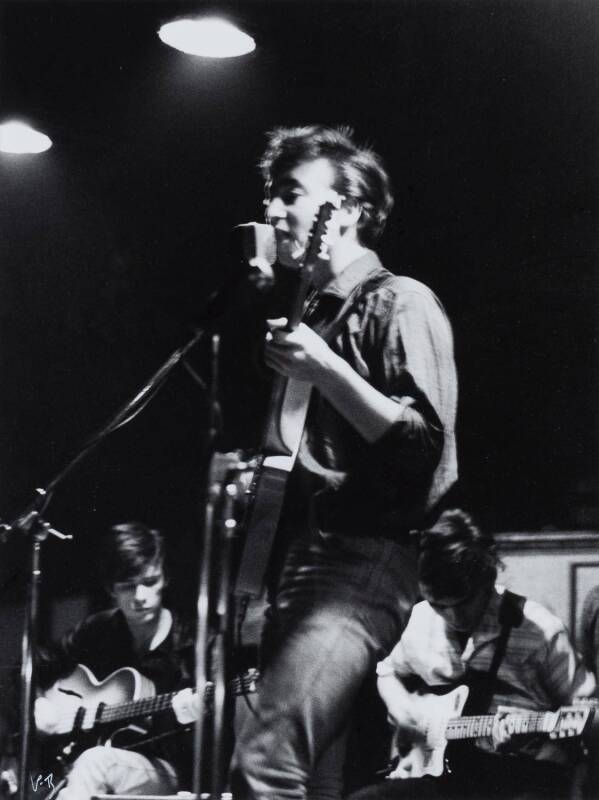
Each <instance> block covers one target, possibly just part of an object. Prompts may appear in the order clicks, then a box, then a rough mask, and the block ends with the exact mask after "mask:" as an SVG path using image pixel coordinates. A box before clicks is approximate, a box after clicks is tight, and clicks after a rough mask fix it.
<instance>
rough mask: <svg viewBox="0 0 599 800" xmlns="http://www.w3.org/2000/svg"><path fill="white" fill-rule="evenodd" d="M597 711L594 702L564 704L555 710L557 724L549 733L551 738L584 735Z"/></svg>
mask: <svg viewBox="0 0 599 800" xmlns="http://www.w3.org/2000/svg"><path fill="white" fill-rule="evenodd" d="M594 713H595V704H594V703H588V704H587V703H579V704H577V705H575V706H563V707H562V708H560V709H559V710H558V711H556V712H555V724H554V726H553V729H552V730H551V731H550V733H549V738H550V739H569V738H572V737H574V736H582V734H583V733H584V731H585V730H586V728H587V726H588V725H590V723H591V720H592V719H593V715H594Z"/></svg>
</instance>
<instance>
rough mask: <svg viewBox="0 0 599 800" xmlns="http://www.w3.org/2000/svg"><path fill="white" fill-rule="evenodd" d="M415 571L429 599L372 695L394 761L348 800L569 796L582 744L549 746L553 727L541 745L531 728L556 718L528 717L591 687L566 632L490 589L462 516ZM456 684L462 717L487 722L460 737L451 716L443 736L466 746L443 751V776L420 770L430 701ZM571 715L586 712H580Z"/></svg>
mask: <svg viewBox="0 0 599 800" xmlns="http://www.w3.org/2000/svg"><path fill="white" fill-rule="evenodd" d="M418 565H419V585H420V590H421V593H422V595H423V597H424V598H425V600H424V601H423V602H420V603H418V604H417V605H416V606H415V607H414V609H413V610H412V614H411V616H410V620H409V622H408V625H407V627H406V629H405V631H404V633H403V635H402V637H401V639H400V640H399V642H398V644H397V645H396V646H395V648H394V649H393V651H392V652H391V654H390V655H389V656H388V657H387V658H385V659H384V660H383V661H381V662H380V663H379V664H378V667H377V674H378V689H379V693H380V695H381V697H382V698H383V700H384V701H385V704H386V706H387V710H388V715H389V719H390V721H391V722H392V723H393V725H394V726H395V727H396V729H397V747H398V750H399V757H398V763H397V765H396V766H395V769H394V771H393V772H392V773H391V775H390V776H389V777H390V780H388V781H386V782H385V783H384V784H381V785H379V786H374V787H370V788H368V789H365V790H363V791H361V792H358V793H357V794H356V795H354V796H353V797H352V800H374V798H386V799H387V800H395V799H396V798H397V799H398V800H399V798H412V797H418V798H446V797H451V798H456V800H458V798H459V800H462V799H463V798H473V799H474V798H476V799H477V800H478V799H479V798H485V800H487V798H497V799H498V800H499V799H500V798H501V800H504V799H507V798H510V800H514V798H519V797H526V798H527V800H529V799H531V798H539V800H540V798H556V800H557V798H559V799H560V800H563V798H566V797H568V796H569V785H570V783H571V777H572V766H573V764H574V763H575V761H576V759H577V757H579V755H580V743H579V742H578V741H577V740H576V739H572V740H571V741H568V742H564V741H560V740H557V739H553V738H551V735H552V734H551V731H552V728H547V729H546V731H547V733H549V734H550V735H549V736H547V735H538V732H539V731H540V730H543V728H542V727H541V726H539V725H537V722H538V720H539V719H545V718H550V719H551V718H552V716H551V714H540V713H534V712H548V711H553V710H555V709H557V708H558V707H559V706H563V705H570V704H572V703H573V702H574V701H575V700H578V699H580V698H588V697H589V696H590V695H591V694H592V693H593V692H594V689H595V679H594V677H593V675H592V674H591V673H590V672H588V671H587V670H586V669H585V668H584V666H583V665H582V663H581V661H580V660H579V658H578V656H577V655H576V653H575V651H574V649H573V647H572V645H571V643H570V640H569V637H568V634H567V631H566V629H565V627H564V625H563V623H562V622H561V621H560V620H559V619H558V618H557V617H555V616H554V615H553V614H551V613H550V612H549V611H548V610H547V609H546V608H544V607H543V606H541V605H540V604H539V603H536V602H534V601H531V600H527V599H525V598H523V597H520V596H519V595H515V594H512V593H511V592H508V591H507V590H505V589H504V588H503V587H501V586H499V585H496V583H495V579H496V577H497V568H498V565H499V560H498V557H497V555H496V552H495V547H494V544H493V540H492V537H491V536H489V535H485V534H484V533H482V532H481V531H480V530H479V529H478V527H477V526H476V525H475V524H474V523H473V521H472V519H471V518H470V517H469V516H468V515H467V514H465V513H464V512H462V511H457V510H454V511H446V512H444V513H443V514H442V515H441V517H440V518H439V520H438V521H437V523H436V524H435V525H434V526H433V528H432V529H431V530H428V531H424V532H423V533H422V534H421V539H420V552H419V562H418ZM458 684H461V685H462V689H463V688H464V686H467V687H468V688H469V696H468V701H467V707H466V709H465V711H464V712H463V713H464V715H466V714H479V715H480V714H488V713H489V712H492V713H493V714H494V716H493V717H468V718H467V720H464V723H463V724H462V726H461V731H460V727H459V719H458V720H451V722H450V723H449V725H447V727H446V726H445V723H443V730H444V732H445V736H446V737H447V738H448V739H452V738H460V739H464V740H465V741H460V742H459V743H458V742H455V743H454V742H450V744H449V746H448V748H447V753H446V754H447V763H446V765H445V767H446V768H445V769H443V764H442V762H441V765H440V768H438V769H434V768H433V769H428V767H427V764H431V763H434V753H431V752H427V747H428V748H430V747H431V744H430V738H431V736H430V731H431V730H434V726H435V724H436V720H435V716H436V714H435V704H437V706H436V707H437V708H438V709H439V712H440V710H441V701H443V699H444V698H443V697H432V696H431V695H430V692H432V691H433V690H435V689H436V690H438V689H440V688H442V687H444V688H445V689H446V690H447V689H448V688H451V687H452V686H456V685H458ZM423 689H424V692H423ZM468 705H469V706H470V708H468ZM460 706H461V704H460ZM579 708H580V713H581V714H587V715H588V713H589V712H588V706H587V708H586V709H585V708H584V706H580V707H579ZM456 710H457V714H454V715H452V716H455V717H459V715H460V712H462V708H461V707H459V708H458V709H456ZM571 713H572V714H574V715H576V713H577V707H576V706H575V707H573V708H572V711H571ZM485 719H490V720H491V724H490V725H489V726H488V727H487V728H486V729H484V731H483V729H482V728H480V727H479V728H476V727H472V728H471V730H470V731H468V725H472V726H475V725H477V724H479V723H480V722H481V721H484V720H485ZM521 723H522V724H521ZM452 726H453V727H452ZM443 730H442V731H441V738H443V740H444V741H443V745H442V750H444V748H445V745H446V739H445V737H444V736H443ZM530 731H535V733H534V734H531V733H530ZM481 732H484V734H485V735H484V736H480V733H481ZM516 734H524V735H516ZM559 735H560V736H561V735H562V734H559ZM563 735H566V736H567V735H570V734H569V733H568V731H567V730H566V731H564V733H563ZM572 745H574V746H572ZM433 749H434V745H433ZM423 754H425V757H424V758H423V757H422V756H423ZM431 756H433V757H432V758H431ZM423 765H424V768H423ZM437 766H439V765H437ZM432 776H434V777H432Z"/></svg>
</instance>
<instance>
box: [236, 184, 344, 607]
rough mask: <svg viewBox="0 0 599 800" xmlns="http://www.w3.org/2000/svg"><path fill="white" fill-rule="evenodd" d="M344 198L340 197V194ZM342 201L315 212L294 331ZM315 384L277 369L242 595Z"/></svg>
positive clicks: (254, 585) (250, 512) (248, 516)
mask: <svg viewBox="0 0 599 800" xmlns="http://www.w3.org/2000/svg"><path fill="white" fill-rule="evenodd" d="M339 200H340V198H339ZM338 205H339V203H338V202H333V201H328V202H325V203H323V204H322V205H321V206H320V207H319V209H318V212H317V214H316V217H315V220H314V222H313V224H312V229H311V231H310V235H309V238H308V245H307V248H306V253H305V256H304V259H303V261H302V263H301V264H300V266H299V267H298V273H297V283H296V289H295V292H294V297H293V298H292V302H291V308H290V311H289V313H288V315H287V326H286V330H288V331H292V330H295V328H296V327H297V326H298V325H299V323H300V322H301V319H302V317H303V315H304V308H305V305H306V298H307V295H308V290H309V287H310V282H311V277H312V273H313V270H314V266H315V264H316V262H317V261H318V259H323V260H326V259H327V258H328V255H327V251H326V242H325V234H326V233H327V230H328V228H327V226H328V224H329V222H330V220H331V217H332V215H333V212H334V211H335V208H337V207H338ZM311 391H312V386H311V385H310V384H309V383H306V382H305V381H298V380H294V379H293V378H284V377H283V376H281V375H276V376H275V379H274V383H273V388H272V392H271V397H270V403H269V407H268V413H267V420H266V426H265V431H264V436H263V441H262V448H261V449H262V454H261V455H260V456H259V457H258V458H257V459H255V460H254V464H253V469H254V471H253V476H252V477H251V479H250V481H249V488H248V492H247V494H248V498H247V499H248V504H247V510H246V513H245V515H244V520H243V527H244V534H245V541H244V547H243V552H242V555H241V561H240V564H239V569H238V572H237V579H236V583H235V594H236V595H237V596H238V597H245V598H249V597H253V598H257V597H260V595H261V594H262V591H263V588H264V581H265V575H266V571H267V568H268V564H269V562H270V556H271V553H272V549H273V544H274V540H275V534H276V532H277V527H278V524H279V517H280V514H281V508H282V505H283V497H284V493H285V486H286V483H287V478H288V476H289V473H290V472H291V470H292V468H293V465H294V463H295V458H296V456H297V452H298V449H299V446H300V441H301V438H302V434H303V431H304V425H305V422H306V414H307V412H308V403H309V402H310V394H311Z"/></svg>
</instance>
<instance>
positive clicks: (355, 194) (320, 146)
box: [260, 125, 393, 247]
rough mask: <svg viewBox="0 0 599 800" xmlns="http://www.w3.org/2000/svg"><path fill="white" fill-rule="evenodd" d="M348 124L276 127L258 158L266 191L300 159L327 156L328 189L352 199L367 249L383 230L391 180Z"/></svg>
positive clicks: (387, 210)
mask: <svg viewBox="0 0 599 800" xmlns="http://www.w3.org/2000/svg"><path fill="white" fill-rule="evenodd" d="M353 136H354V132H353V130H352V129H351V128H349V127H347V126H339V127H329V126H327V125H305V126H301V127H296V128H275V129H274V130H272V131H270V133H269V134H268V145H267V147H266V150H265V152H264V155H263V156H262V159H261V161H260V170H261V172H262V177H263V178H264V182H265V188H266V193H267V195H268V193H269V191H270V187H271V185H272V183H273V182H274V181H276V179H277V178H278V176H279V175H280V174H281V173H283V172H287V171H289V170H290V169H293V168H294V167H296V166H297V165H298V164H300V163H302V162H304V161H314V160H315V159H317V158H326V159H328V161H329V162H330V164H331V166H332V167H333V169H334V170H335V174H336V180H335V185H334V186H333V188H334V189H335V190H336V191H337V192H339V194H342V195H343V196H344V197H345V198H346V199H347V200H348V201H350V202H351V201H354V202H355V203H357V204H358V205H359V206H360V208H361V211H362V213H361V214H360V219H359V220H358V236H359V239H360V242H361V243H362V244H364V245H365V246H367V247H372V246H373V245H374V244H375V243H376V241H377V239H378V238H379V237H380V235H381V234H382V232H383V229H384V227H385V223H386V221H387V217H388V216H389V213H390V211H391V209H392V208H393V194H392V192H391V182H390V180H389V176H388V175H387V172H386V170H385V167H384V166H383V162H382V159H381V158H380V156H378V155H377V154H376V153H375V152H374V151H373V150H372V149H371V148H370V147H365V146H361V145H358V144H356V142H355V141H354V139H353Z"/></svg>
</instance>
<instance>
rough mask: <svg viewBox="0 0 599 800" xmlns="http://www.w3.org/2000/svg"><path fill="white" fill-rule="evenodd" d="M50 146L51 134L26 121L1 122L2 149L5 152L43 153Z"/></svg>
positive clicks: (0, 141)
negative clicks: (48, 134)
mask: <svg viewBox="0 0 599 800" xmlns="http://www.w3.org/2000/svg"><path fill="white" fill-rule="evenodd" d="M50 147H52V140H51V139H50V137H49V136H46V134H45V133H40V131H36V130H34V129H33V128H32V127H31V126H29V125H26V124H25V123H24V122H15V121H11V122H4V123H2V124H0V151H1V152H3V153H43V152H44V150H48V149H49V148H50Z"/></svg>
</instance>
